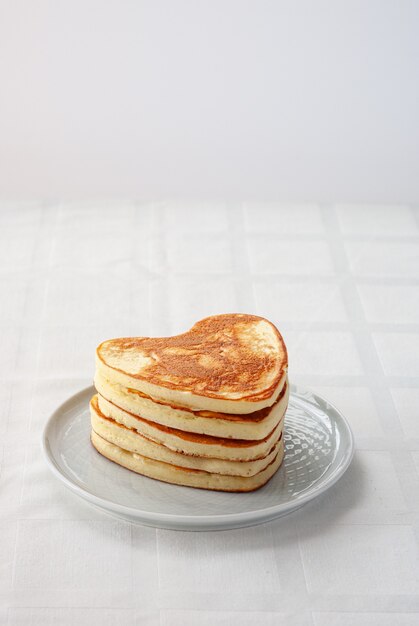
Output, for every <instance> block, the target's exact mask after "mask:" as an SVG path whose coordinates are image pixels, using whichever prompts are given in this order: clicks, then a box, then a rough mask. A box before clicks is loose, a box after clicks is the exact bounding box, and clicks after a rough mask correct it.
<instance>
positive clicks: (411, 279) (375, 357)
mask: <svg viewBox="0 0 419 626" xmlns="http://www.w3.org/2000/svg"><path fill="white" fill-rule="evenodd" d="M418 220H419V214H418V212H415V210H414V208H411V207H406V206H400V207H384V206H383V207H367V206H358V207H349V206H339V207H331V206H319V205H314V204H313V205H305V206H300V207H296V206H281V207H279V206H274V205H266V204H265V205H263V204H248V205H245V204H243V205H240V204H237V205H228V206H226V205H224V204H221V203H220V204H218V205H203V204H199V203H195V204H193V203H190V204H188V205H185V204H181V203H179V204H177V205H176V204H163V203H155V204H147V205H141V204H136V203H135V202H132V203H127V202H125V203H123V204H117V203H112V204H109V203H100V202H97V203H95V204H92V203H90V204H86V205H83V204H77V205H76V204H73V205H71V204H67V205H66V204H62V205H60V204H48V203H45V204H44V205H41V204H34V205H23V206H17V205H13V204H7V203H3V204H2V205H1V207H0V268H1V270H0V294H1V301H0V303H1V305H0V338H1V339H0V374H1V377H0V416H1V419H0V434H1V437H0V467H1V474H0V497H1V505H0V507H1V509H0V510H1V521H0V600H1V602H0V606H1V608H0V624H2V625H3V624H5V625H9V626H10V625H13V626H15V625H19V626H20V625H25V626H26V625H29V624H30V625H32V626H35V625H36V626H61V625H62V626H69V625H77V626H87V625H89V626H90V625H91V624H100V625H101V626H134V625H141V626H142V625H147V626H155V625H158V624H159V625H164V626H196V625H199V626H200V625H205V626H210V625H211V626H212V625H213V624H217V625H218V624H222V625H228V626H250V625H251V626H253V625H259V624H261V625H263V626H265V625H267V626H277V625H281V624H286V625H287V626H294V625H295V626H337V625H339V626H367V625H368V626H374V625H377V626H394V625H395V624H397V625H398V626H400V625H401V626H413V625H415V626H416V625H417V624H418V623H419V614H418V612H419V565H418V560H417V554H418V553H417V540H418V530H419V528H418V522H419V516H418V513H419V475H418V473H419V414H418V413H419V409H418V407H419V230H418V224H419V221H418ZM229 311H236V312H240V311H247V312H251V313H257V314H261V315H263V316H266V317H268V318H269V319H271V320H272V321H273V322H274V323H276V324H277V325H278V327H279V329H280V330H281V331H282V332H283V335H284V337H285V340H286V342H287V344H288V347H289V359H290V378H291V380H292V381H294V382H297V383H301V384H305V385H307V386H309V387H311V388H313V389H314V390H317V391H318V392H320V393H321V394H323V395H324V396H326V397H327V398H329V399H330V400H331V401H332V403H334V404H336V405H337V406H338V407H339V408H341V410H342V411H343V412H344V413H345V414H346V416H347V418H348V420H349V421H350V423H351V425H352V427H353V431H354V434H355V437H356V447H357V452H356V455H355V459H354V461H353V464H352V466H351V468H350V469H349V470H348V472H347V474H346V475H345V476H344V478H343V479H342V480H341V481H340V482H339V483H338V484H337V485H336V486H335V487H334V488H333V489H331V490H330V491H329V492H328V494H326V495H325V496H323V497H321V498H319V499H318V500H317V501H315V502H313V503H312V504H309V505H307V506H305V507H303V508H302V509H300V510H299V511H297V512H295V513H293V514H292V515H289V516H288V517H285V518H282V519H278V520H276V521H274V522H272V523H269V524H265V525H262V526H258V527H254V528H247V529H242V530H233V531H225V532H209V533H187V532H173V531H166V530H155V529H153V528H145V527H141V526H134V525H130V524H128V523H125V522H124V521H116V520H115V519H112V518H110V517H107V516H106V515H105V514H102V513H101V512H100V511H98V510H95V509H93V508H91V507H90V506H89V505H88V504H86V503H85V502H83V501H81V500H79V499H78V498H77V497H76V496H74V495H73V494H71V493H70V492H69V491H67V490H66V489H65V488H64V487H63V486H62V485H61V484H60V483H59V482H58V481H57V480H56V479H55V478H54V477H53V476H52V475H51V474H50V472H49V470H48V468H47V466H46V463H45V461H44V459H43V457H42V453H41V448H40V436H41V432H42V428H43V425H44V424H45V421H46V419H47V418H48V416H49V414H50V413H51V412H52V410H53V409H54V408H55V407H56V406H57V405H58V404H59V403H61V402H62V401H63V400H65V399H66V398H67V397H68V396H69V395H70V394H72V393H74V392H75V391H77V390H79V389H80V388H82V387H84V386H86V385H88V384H89V383H90V382H91V380H92V375H93V370H94V349H95V346H96V345H97V344H98V343H99V342H100V341H101V340H103V339H106V338H110V337H115V336H124V335H135V334H139V335H167V334H173V333H177V332H180V331H183V330H185V329H187V328H188V327H189V326H190V325H191V324H192V323H193V322H194V321H196V320H198V319H200V318H202V317H204V316H206V315H210V314H213V313H217V312H229Z"/></svg>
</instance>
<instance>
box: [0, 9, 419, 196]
mask: <svg viewBox="0 0 419 626" xmlns="http://www.w3.org/2000/svg"><path fill="white" fill-rule="evenodd" d="M418 53H419V2H417V1H416V2H415V1H410V2H409V1H407V0H394V1H386V0H360V1H358V0H353V1H346V2H344V1H339V0H331V1H327V0H317V1H310V0H290V1H282V0H281V1H280V0H278V1H276V2H275V1H268V0H253V1H250V0H212V1H211V0H201V1H200V0H150V1H140V0H135V1H134V0H67V1H64V0H26V1H25V0H0V81H1V82H0V90H1V91H0V95H1V97H0V196H1V197H3V198H15V197H16V198H28V197H37V198H41V197H45V198H55V197H67V196H68V197H77V198H78V197H86V196H95V197H97V196H100V197H104V196H119V197H121V196H125V197H126V196H136V197H138V198H141V199H148V198H152V197H153V198H176V197H184V198H188V197H200V198H209V199H213V198H219V197H225V198H229V199H252V198H253V199H256V198H259V199H280V200H305V199H314V200H319V201H324V202H328V201H339V200H346V201H360V200H361V201H372V202H390V203H391V202H418V201H419V175H418V174H419V167H418V165H419V124H418V121H419V120H418V117H419V116H418V111H419V81H418V72H419V69H418V68H419V54H418Z"/></svg>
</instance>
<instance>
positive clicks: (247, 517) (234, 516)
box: [41, 383, 355, 528]
mask: <svg viewBox="0 0 419 626" xmlns="http://www.w3.org/2000/svg"><path fill="white" fill-rule="evenodd" d="M95 392H96V389H95V387H94V385H88V386H87V387H84V388H83V389H81V390H79V391H77V392H76V393H74V394H72V395H71V396H69V397H68V398H67V399H66V400H64V402H62V403H61V404H60V405H59V406H58V407H57V408H56V409H55V410H54V411H53V412H52V413H51V415H50V416H49V417H48V419H47V421H46V422H45V425H44V428H43V431H42V436H41V446H42V450H43V454H44V458H45V460H46V462H47V465H48V467H49V468H50V470H51V471H52V473H53V474H54V475H55V476H56V477H57V478H58V479H59V480H61V482H63V484H64V485H65V486H66V487H67V488H68V489H70V490H71V491H72V492H73V493H75V494H76V495H78V496H79V497H81V498H83V499H84V500H86V501H87V502H91V504H94V505H95V506H96V507H99V508H100V509H101V510H102V511H104V512H106V511H112V512H113V513H115V514H119V515H122V516H124V517H125V518H126V516H129V517H130V518H134V519H136V520H137V521H138V522H141V521H142V520H143V521H144V522H149V523H152V525H156V526H157V524H159V523H161V524H168V523H171V524H173V525H176V526H178V527H180V526H183V527H184V526H189V527H196V528H198V527H200V526H208V525H211V526H214V527H215V526H222V525H223V524H234V523H237V524H240V525H241V524H243V525H244V524H249V523H252V522H259V523H263V521H268V520H270V519H273V518H275V517H279V516H281V515H285V514H286V513H291V512H292V511H294V510H296V509H298V508H300V507H301V506H303V505H304V504H307V503H308V502H310V501H311V500H314V499H315V498H317V497H318V496H320V495H321V494H323V493H325V492H326V491H327V490H328V489H330V488H331V487H333V485H334V484H336V482H337V481H338V480H339V479H340V478H341V477H342V476H343V474H344V473H345V472H346V470H347V469H348V467H349V466H350V464H351V462H352V459H353V456H354V452H355V440H354V435H353V433H352V430H351V427H350V425H349V423H348V421H347V419H346V418H345V417H344V415H343V414H342V413H341V411H340V410H339V409H337V407H336V406H335V405H334V404H332V403H331V402H329V400H327V399H326V398H324V397H323V396H322V395H320V394H318V393H316V392H314V391H312V390H311V389H309V388H306V387H305V386H302V385H296V384H293V383H291V384H290V397H291V395H295V394H299V395H303V394H304V393H306V392H309V393H310V394H311V395H312V396H314V397H315V398H316V399H319V400H321V401H322V402H323V403H324V404H327V405H328V407H330V409H331V410H332V411H333V412H334V413H335V415H334V418H336V416H337V418H338V419H339V420H340V421H341V425H342V426H343V428H344V430H345V431H346V435H347V447H346V450H344V452H343V457H342V459H341V460H340V461H339V463H338V465H337V466H336V467H335V468H334V469H333V471H332V472H331V474H330V475H329V476H328V477H327V478H326V479H325V480H324V481H322V482H320V484H319V485H318V486H314V487H313V488H312V489H311V490H310V491H309V492H308V493H306V494H303V495H301V496H297V498H295V499H294V500H292V501H288V502H283V503H281V504H276V505H273V506H270V507H266V508H261V509H256V510H253V511H242V512H239V513H223V514H215V515H184V514H177V513H152V512H150V511H144V510H142V509H138V508H133V507H130V506H127V505H125V504H118V503H115V502H114V501H112V500H108V499H107V498H104V497H101V496H97V495H95V494H94V493H91V492H90V491H89V490H87V489H85V488H83V487H81V486H80V485H78V484H77V483H75V482H74V481H72V480H71V479H70V478H69V477H67V476H66V475H65V474H64V473H63V471H62V470H61V469H60V467H59V465H58V464H57V463H56V461H55V459H54V458H53V455H52V451H51V447H50V445H49V440H48V433H49V430H50V429H51V428H52V426H53V424H54V422H55V421H56V420H57V418H59V416H60V415H61V414H62V413H63V411H65V410H66V407H67V405H71V404H74V402H77V400H78V398H79V397H81V396H84V395H87V394H88V393H92V394H94V393H95ZM168 484H170V483H168ZM176 486H178V485H176ZM131 521H132V519H131Z"/></svg>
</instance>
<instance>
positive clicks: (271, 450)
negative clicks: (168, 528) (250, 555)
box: [90, 314, 288, 491]
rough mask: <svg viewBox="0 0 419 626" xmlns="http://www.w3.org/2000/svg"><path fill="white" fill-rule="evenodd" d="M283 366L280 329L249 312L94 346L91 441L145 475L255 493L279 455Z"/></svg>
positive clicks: (284, 399) (284, 405) (281, 453)
mask: <svg viewBox="0 0 419 626" xmlns="http://www.w3.org/2000/svg"><path fill="white" fill-rule="evenodd" d="M287 367H288V357H287V351H286V348H285V344H284V341H283V339H282V337H281V335H280V334H279V332H278V330H277V329H276V328H275V326H274V325H273V324H271V322H268V321H267V320H266V319H264V318H261V317H257V316H255V315H244V314H227V315H216V316H213V317H208V318H205V319H203V320H201V321H200V322H197V323H196V324H195V325H194V326H193V327H192V328H191V329H190V330H189V331H188V332H186V333H183V334H182V335H176V336H174V337H163V338H149V337H130V338H124V339H111V340H109V341H105V342H103V343H102V344H100V346H99V347H98V348H97V351H96V375H95V386H96V390H97V392H98V393H97V394H96V395H95V396H94V397H93V398H92V400H91V404H90V409H91V419H92V434H91V439H92V443H93V445H94V447H95V448H96V450H97V451H98V452H100V453H101V454H102V455H103V456H105V457H107V458H108V459H110V460H112V461H115V462H116V463H118V464H119V465H122V466H124V467H126V468H128V469H130V470H133V471H135V472H137V473H139V474H143V475H144V476H149V477H150V478H156V479H158V480H163V481H165V482H169V483H174V484H177V485H187V486H190V487H200V488H203V489H216V490H220V491H252V490H254V489H258V488H259V487H261V486H262V485H264V484H265V483H266V482H267V481H268V480H269V479H270V478H271V477H272V476H273V475H274V473H275V472H276V470H277V469H278V467H279V466H280V465H281V462H282V459H283V456H284V445H283V437H282V433H283V424H284V415H285V411H286V409H287V404H288V381H287Z"/></svg>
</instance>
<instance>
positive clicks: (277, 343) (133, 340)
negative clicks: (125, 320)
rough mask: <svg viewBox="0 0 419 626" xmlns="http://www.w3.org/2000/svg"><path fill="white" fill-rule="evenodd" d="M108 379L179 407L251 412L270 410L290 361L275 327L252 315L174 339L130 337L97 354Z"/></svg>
mask: <svg viewBox="0 0 419 626" xmlns="http://www.w3.org/2000/svg"><path fill="white" fill-rule="evenodd" d="M96 357H97V358H96V366H97V370H98V372H99V373H100V374H101V375H102V376H104V377H105V378H106V379H108V380H110V381H112V382H114V383H118V384H120V385H123V386H125V387H130V388H132V389H137V390H138V391H141V392H143V393H145V394H147V395H149V396H151V397H153V398H156V399H162V400H166V401H169V402H173V403H175V404H178V405H180V406H186V407H191V408H198V409H203V410H210V411H220V412H228V413H238V414H240V413H250V412H252V411H257V410H259V409H262V408H264V407H267V406H271V405H272V404H273V403H274V402H275V400H276V398H277V396H278V395H279V393H280V391H281V389H282V386H283V383H284V381H285V376H286V371H287V365H288V357H287V351H286V348H285V344H284V341H283V339H282V337H281V335H280V334H279V332H278V330H277V329H276V328H275V326H274V325H273V324H272V323H271V322H269V321H268V320H266V319H264V318H262V317H258V316H256V315H245V314H227V315H216V316H213V317H207V318H205V319H203V320H201V321H200V322H197V323H196V324H195V325H194V326H193V327H192V328H191V329H190V330H189V331H187V332H186V333H183V334H181V335H175V336H174V337H161V338H151V337H128V338H122V339H111V340H108V341H105V342H103V343H102V344H100V346H99V347H98V348H97V351H96Z"/></svg>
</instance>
